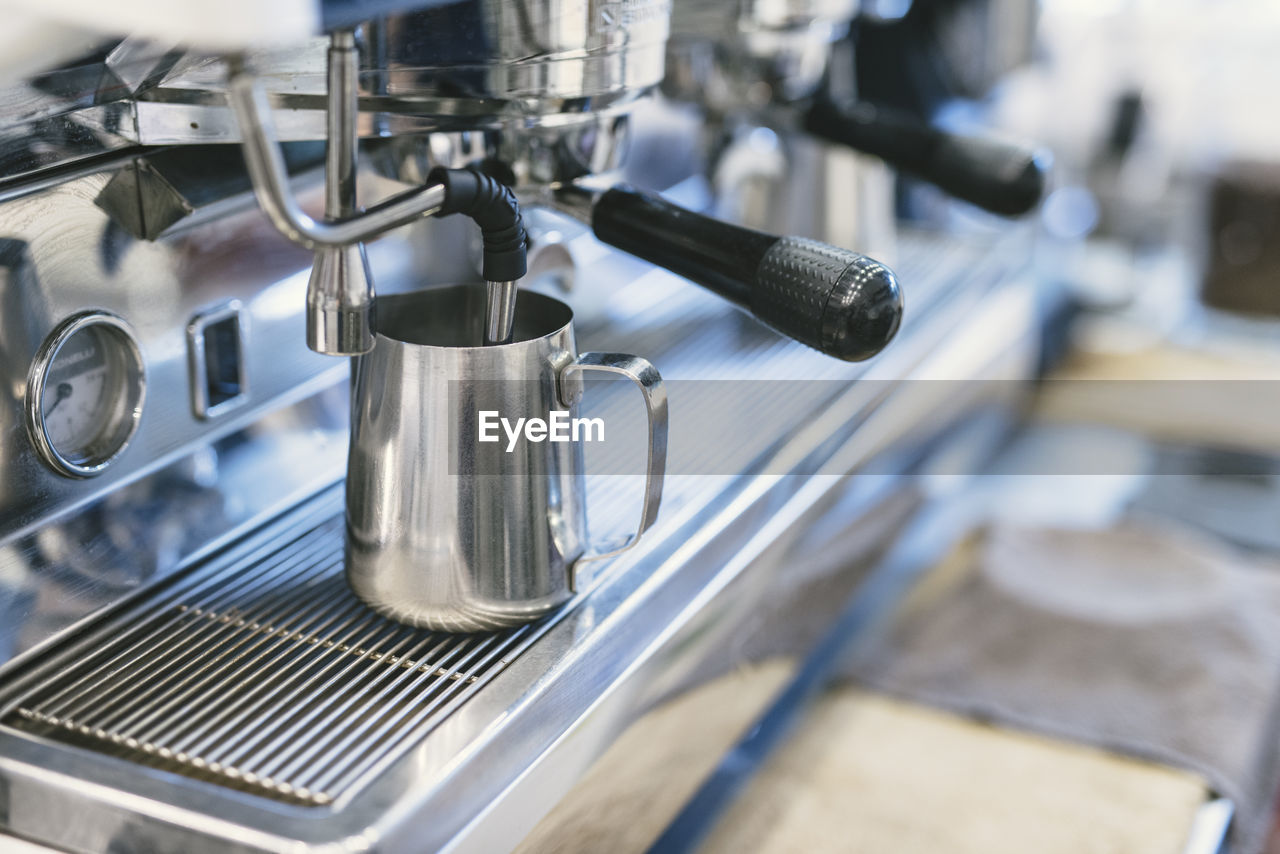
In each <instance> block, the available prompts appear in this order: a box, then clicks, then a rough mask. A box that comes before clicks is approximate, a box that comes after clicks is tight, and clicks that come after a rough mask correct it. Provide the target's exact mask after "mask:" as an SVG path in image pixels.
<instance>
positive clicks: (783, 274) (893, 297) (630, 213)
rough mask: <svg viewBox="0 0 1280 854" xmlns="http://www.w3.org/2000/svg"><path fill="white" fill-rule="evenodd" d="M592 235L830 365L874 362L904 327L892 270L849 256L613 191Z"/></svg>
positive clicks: (594, 219)
mask: <svg viewBox="0 0 1280 854" xmlns="http://www.w3.org/2000/svg"><path fill="white" fill-rule="evenodd" d="M591 227H592V230H593V231H594V232H595V235H596V237H597V238H599V239H600V240H601V241H603V242H605V243H608V244H610V245H611V246H616V247H617V248H618V249H621V250H623V251H625V252H629V253H630V254H632V255H635V256H636V257H638V258H643V259H644V260H646V261H649V262H650V263H653V264H657V265H658V266H659V267H664V268H666V269H668V270H670V271H671V272H673V273H676V274H677V275H680V276H683V277H684V278H686V279H689V280H690V281H693V282H695V283H697V284H699V285H702V286H703V287H705V288H707V289H708V290H711V291H713V292H715V293H717V294H719V295H720V296H722V297H724V298H725V299H727V300H730V301H731V302H734V303H736V304H737V305H739V306H741V307H742V308H745V309H747V310H748V311H750V312H751V313H752V314H753V315H755V316H756V317H757V318H758V319H759V320H761V321H763V322H764V323H766V324H768V325H769V326H771V327H773V328H774V329H776V330H777V331H779V332H781V333H782V334H784V335H788V336H790V337H792V338H794V339H796V340H797V341H800V342H801V343H803V344H807V345H809V346H810V347H813V348H814V349H815V350H820V351H822V352H823V353H826V354H827V355H828V356H835V357H836V358H837V359H844V360H845V361H849V362H859V361H862V360H863V359H869V358H871V357H872V356H874V355H875V354H876V353H879V352H880V351H881V350H883V349H884V347H885V346H886V345H887V344H888V343H889V342H890V341H891V340H892V339H893V336H894V334H895V333H896V332H897V331H898V326H899V324H900V323H901V322H902V294H901V291H900V290H899V288H898V280H897V279H896V278H895V277H894V275H893V271H891V270H890V269H889V268H888V267H886V266H884V265H883V264H881V263H880V262H879V261H875V260H873V259H871V258H868V257H866V256H865V255H859V254H858V253H856V252H850V251H848V250H846V249H837V248H836V247H834V246H828V245H827V244H825V243H819V242H818V241H816V240H804V239H801V238H796V237H776V236H774V235H771V234H764V233H763V232H759V231H752V230H751V229H747V228H740V227H738V226H735V225H729V224H728V223H724V222H720V221H719V220H716V219H712V218H710V217H706V216H702V215H701V214H697V213H694V212H693V211H689V210H685V209H684V208H682V207H679V206H678V205H673V204H671V203H670V202H668V201H666V200H665V199H663V198H661V197H659V196H656V195H653V194H651V193H644V192H640V191H638V190H633V189H629V188H620V187H615V188H614V189H611V190H608V191H606V192H604V193H602V194H601V195H600V196H599V197H598V198H597V199H596V200H595V204H594V205H593V206H592V211H591Z"/></svg>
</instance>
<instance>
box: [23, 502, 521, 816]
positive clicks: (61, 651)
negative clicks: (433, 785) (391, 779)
mask: <svg viewBox="0 0 1280 854" xmlns="http://www.w3.org/2000/svg"><path fill="white" fill-rule="evenodd" d="M282 540H283V541H284V542H282ZM241 551H242V552H244V551H250V553H249V554H242V555H240V556H238V557H237V558H234V559H231V560H224V561H222V562H220V563H217V564H215V565H211V566H208V567H205V568H204V569H202V570H197V571H196V572H195V573H194V574H191V575H187V576H185V577H183V578H181V579H178V580H176V581H175V582H173V583H171V584H169V585H166V586H165V587H162V588H161V589H160V590H158V591H156V592H155V593H154V594H152V595H150V596H148V597H146V598H144V599H142V600H140V601H139V602H137V603H135V604H134V606H133V607H132V608H130V609H128V610H127V611H126V612H125V613H122V614H116V615H111V616H108V617H106V618H104V619H103V620H101V621H99V622H98V623H97V624H96V625H94V626H91V627H90V628H89V629H88V630H87V632H85V633H81V634H80V635H78V636H77V637H75V638H73V639H71V640H68V641H67V642H64V643H63V644H62V645H61V646H59V647H55V648H54V649H53V650H52V651H51V652H50V655H49V656H47V657H46V658H45V659H44V660H43V661H42V662H41V663H40V664H39V665H36V666H33V667H30V668H29V669H28V672H26V673H22V674H20V675H19V676H18V678H17V679H16V680H14V681H13V682H11V683H10V685H9V686H6V689H5V690H4V692H3V694H2V695H0V708H2V709H3V718H2V719H0V722H2V723H3V724H4V725H7V726H9V727H12V728H14V729H18V730H21V731H23V732H28V733H32V734H35V735H40V736H44V737H48V738H52V739H56V740H59V741H63V742H70V743H72V744H76V745H78V746H82V747H89V748H93V749H95V750H99V751H102V752H106V753H108V754H112V755H116V756H120V757H123V758H127V759H130V760H133V761H135V762H140V763H143V764H146V765H149V766H152V767H159V768H163V769H166V770H170V771H176V772H178V773H181V774H184V775H186V776H190V777H195V778H198V779H201V780H206V781H211V782H216V783H219V784H222V785H226V786H231V787H234V788H237V789H241V790H244V791H249V792H253V793H256V794H260V795H265V796H268V797H272V798H275V799H279V800H285V801H288V802H290V803H296V804H308V805H324V804H328V803H330V802H332V801H333V800H334V798H336V797H338V796H339V795H340V794H341V793H343V792H345V791H347V790H349V789H351V788H353V787H355V786H358V785H359V784H360V783H361V782H362V781H363V780H365V779H368V778H369V777H370V776H371V775H372V774H375V773H376V772H377V771H378V770H379V769H380V768H381V767H383V766H384V765H385V764H386V763H388V762H390V761H393V760H394V759H395V758H396V757H397V756H399V755H401V754H402V753H403V752H404V751H405V750H407V749H408V748H410V747H412V746H413V745H414V744H415V743H416V742H417V741H418V740H419V739H421V738H422V736H424V735H425V734H426V733H427V732H428V731H429V730H430V729H432V728H433V727H434V726H435V725H436V724H438V723H439V722H440V721H441V720H442V719H443V718H444V717H445V716H446V715H448V714H449V713H450V711H452V710H453V709H454V708H456V707H457V706H458V705H459V704H460V703H462V702H463V701H464V700H465V699H467V697H468V696H470V695H471V694H472V693H474V692H475V691H477V690H478V689H479V688H480V687H481V686H483V685H484V684H485V682H486V681H487V680H489V679H490V678H492V677H493V676H494V675H495V674H497V673H498V672H499V671H500V670H501V669H502V668H503V667H504V666H505V665H506V664H507V663H508V662H510V661H511V659H512V658H514V657H515V656H516V655H517V654H518V653H519V652H520V651H521V650H522V649H523V648H524V647H525V646H526V645H527V644H528V642H529V641H530V640H532V638H533V636H534V635H535V634H536V632H535V631H534V629H533V628H532V627H529V626H525V627H521V628H517V629H510V630H507V631H503V632H494V633H489V634H475V635H449V634H442V633H436V632H430V631H426V630H422V629H413V628H409V627H406V626H402V625H400V624H399V623H395V622H392V621H390V620H388V619H386V618H384V617H381V616H379V615H377V614H376V613H374V612H373V611H371V610H370V609H369V608H367V607H365V606H364V605H363V604H361V603H360V602H359V601H358V600H357V599H356V598H355V597H354V596H353V595H352V594H351V592H350V590H349V589H348V588H347V585H346V581H345V579H344V578H343V574H342V522H341V518H333V517H332V516H329V517H328V518H325V519H324V520H323V521H319V522H318V524H317V523H316V522H315V520H314V519H313V520H312V524H311V525H310V526H303V529H302V530H298V528H297V526H295V527H294V528H293V529H291V531H290V532H289V533H288V534H286V535H285V536H276V537H275V538H273V539H272V540H271V541H270V542H269V543H267V544H265V545H260V546H259V547H258V548H256V549H252V550H247V549H241Z"/></svg>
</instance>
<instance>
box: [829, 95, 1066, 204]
mask: <svg viewBox="0 0 1280 854" xmlns="http://www.w3.org/2000/svg"><path fill="white" fill-rule="evenodd" d="M804 129H805V130H807V131H808V132H809V133H811V134H813V135H814V136H817V137H821V138H822V139H825V140H827V141H829V142H834V143H837V144H840V145H846V146H848V147H849V148H852V149H854V150H855V151H861V152H863V153H864V154H871V155H874V156H875V157H879V158H880V159H882V160H884V161H885V162H886V163H888V164H889V165H890V166H892V167H894V168H895V169H898V170H900V171H902V172H906V173H909V174H911V175H914V176H915V177H917V178H921V179H923V180H925V181H928V182H929V183H931V184H934V185H936V186H937V187H939V188H941V189H942V190H945V191H946V192H947V193H949V194H951V195H952V196H955V197H956V198H957V199H963V200H964V201H966V202H969V203H971V204H974V205H977V206H978V207H980V208H982V209H983V210H987V211H990V212H991V213H996V214H1001V215H1002V216H1021V215H1022V214H1025V213H1027V212H1029V211H1031V210H1032V209H1034V208H1035V206H1036V205H1038V204H1039V203H1040V198H1041V196H1043V195H1044V186H1045V178H1046V173H1047V172H1048V170H1049V163H1050V157H1049V155H1048V153H1047V152H1046V151H1044V150H1043V149H1040V150H1037V149H1032V148H1027V147H1025V146H1022V145H1017V144H1014V143H1009V142H1006V141H1002V140H998V139H993V138H988V137H981V136H959V135H957V134H953V133H948V132H946V131H943V130H939V129H938V128H936V127H933V126H932V125H930V124H928V123H927V122H924V121H921V120H920V119H918V118H916V117H915V116H913V115H911V114H909V113H903V112H900V111H897V110H890V109H885V108H882V107H877V106H875V105H873V104H870V103H867V102H866V101H862V102H858V103H855V104H852V105H849V106H843V105H840V104H836V103H834V102H833V101H830V100H828V99H819V100H817V101H815V102H814V103H813V105H812V106H811V107H810V108H809V110H808V112H807V113H805V116H804Z"/></svg>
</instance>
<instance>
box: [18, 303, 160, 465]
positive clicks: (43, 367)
mask: <svg viewBox="0 0 1280 854" xmlns="http://www.w3.org/2000/svg"><path fill="white" fill-rule="evenodd" d="M145 387H146V383H145V376H144V373H143V366H142V354H141V353H140V352H139V350H138V345H137V343H135V341H134V338H133V333H132V332H131V331H130V329H129V327H128V326H127V325H126V324H125V323H124V321H122V320H121V319H120V318H118V317H116V316H115V315H111V314H106V313H104V312H90V313H87V314H80V315H76V316H75V317H72V318H70V319H69V320H67V321H65V322H64V323H63V324H62V325H61V326H59V327H58V328H57V329H55V330H54V331H53V334H51V335H50V336H49V337H48V338H47V339H46V340H45V342H44V344H43V345H41V347H40V352H39V353H38V354H37V356H36V359H35V361H34V362H33V363H32V365H31V375H30V378H29V382H28V384H27V423H28V427H29V429H30V432H31V439H32V443H33V444H34V445H35V448H36V451H37V452H38V453H39V454H40V458H41V459H42V460H43V461H44V462H45V463H46V464H47V465H49V466H50V467H52V468H53V469H54V471H57V472H58V473H59V474H64V475H67V476H69V477H91V476H93V475H95V474H99V473H100V472H102V470H103V469H105V468H106V467H107V466H108V465H109V464H110V463H111V461H112V460H113V459H115V458H116V457H117V456H119V454H120V452H121V451H123V450H124V448H125V446H126V445H127V444H128V443H129V440H130V439H131V438H133V433H134V430H136V429H137V426H138V419H139V417H140V416H141V414H142V398H143V394H144V391H145Z"/></svg>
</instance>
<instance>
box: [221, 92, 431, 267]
mask: <svg viewBox="0 0 1280 854" xmlns="http://www.w3.org/2000/svg"><path fill="white" fill-rule="evenodd" d="M227 97H228V100H229V101H230V104H231V109H232V112H233V113H234V114H235V117H236V122H237V124H239V126H240V136H241V139H242V145H243V148H244V156H245V161H246V163H247V165H248V167H249V177H250V178H251V179H252V181H253V188H254V191H255V192H256V193H257V196H258V203H259V204H261V205H262V209H263V211H264V212H265V213H266V214H267V217H268V218H269V219H270V220H271V224H272V225H274V226H275V227H276V228H277V229H279V231H280V232H281V233H282V234H283V235H284V236H285V237H287V238H289V239H290V240H292V241H293V242H294V243H297V244H298V245H299V246H304V247H306V248H307V249H320V248H322V247H343V246H349V245H351V244H353V243H365V242H367V241H369V240H372V239H374V238H375V237H377V236H379V235H381V234H384V233H385V232H387V231H390V230H391V229H393V228H398V227H400V226H402V225H407V224H408V223H410V222H413V221H414V220H416V219H419V218H421V217H425V216H430V215H431V214H433V213H436V212H437V211H439V210H440V207H441V206H442V205H443V204H444V199H445V191H444V188H443V187H441V186H439V185H438V184H433V185H428V186H425V187H415V188H413V189H411V190H408V191H406V192H403V193H400V194H398V195H395V196H392V197H391V198H389V199H387V200H386V201H383V202H380V203H379V204H377V205H374V206H373V207H371V208H369V209H368V210H367V211H365V212H364V213H361V214H356V215H353V216H350V217H346V218H343V219H339V220H335V221H332V222H329V221H325V222H321V221H319V220H316V219H313V218H312V217H310V216H308V215H307V213H306V212H305V211H303V210H302V208H301V207H299V206H298V202H297V200H296V199H294V197H293V194H292V193H291V192H290V191H289V174H288V172H287V171H286V169H285V166H284V156H283V155H282V154H281V153H280V146H279V144H278V143H277V142H276V133H275V124H274V123H273V122H272V120H271V107H270V105H269V104H268V103H267V95H266V92H265V91H264V90H263V88H262V84H260V83H259V82H258V81H257V79H256V78H255V77H254V76H253V75H252V74H250V73H249V72H247V71H245V70H243V69H241V70H237V71H235V72H233V74H232V76H231V79H230V81H229V82H228V87H227Z"/></svg>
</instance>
